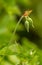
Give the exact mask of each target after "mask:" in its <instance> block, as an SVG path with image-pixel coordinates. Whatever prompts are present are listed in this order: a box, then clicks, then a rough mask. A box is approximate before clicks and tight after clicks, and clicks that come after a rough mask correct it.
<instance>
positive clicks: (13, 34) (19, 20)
mask: <svg viewBox="0 0 42 65" xmlns="http://www.w3.org/2000/svg"><path fill="white" fill-rule="evenodd" d="M23 17H24V16H21V18H20V19H19V21H18V23H17V25H16V27H15V30H14V31H13V34H12V37H11V39H10V41H9V44H10V43H12V40H13V38H14V36H15V33H16V30H17V27H18V25H19V24H20V22H21V20H22V19H23Z"/></svg>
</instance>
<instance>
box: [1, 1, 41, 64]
mask: <svg viewBox="0 0 42 65" xmlns="http://www.w3.org/2000/svg"><path fill="white" fill-rule="evenodd" d="M25 10H32V13H31V14H30V17H31V18H32V20H33V23H34V27H35V28H34V29H33V28H30V31H29V32H27V31H26V29H25V26H24V23H23V21H24V20H22V22H21V23H20V25H19V26H18V28H17V31H16V34H15V36H14V39H15V40H16V41H17V42H19V43H18V44H19V45H21V46H22V47H23V48H29V47H30V48H35V50H37V53H38V55H39V61H40V65H42V0H0V63H1V65H3V63H5V61H4V62H3V60H4V58H3V56H1V55H3V54H4V53H5V51H6V50H5V49H6V46H7V44H8V43H9V41H10V39H11V36H12V34H13V31H14V29H15V27H16V24H17V22H18V20H19V19H20V17H21V16H22V14H23V13H24V11H25ZM4 47H5V48H4ZM12 47H13V46H12ZM12 47H11V49H12ZM16 47H17V46H16ZM14 49H15V48H14ZM17 51H18V50H17ZM11 53H13V52H11V51H10V50H9V49H8V50H7V54H8V55H9V54H11ZM13 55H14V54H13ZM2 58H3V60H2V61H1V59H2ZM8 62H9V61H7V62H6V64H4V65H11V64H12V62H10V64H8ZM13 65H14V64H13ZM31 65H32V64H31ZM35 65H36V64H35Z"/></svg>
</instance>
